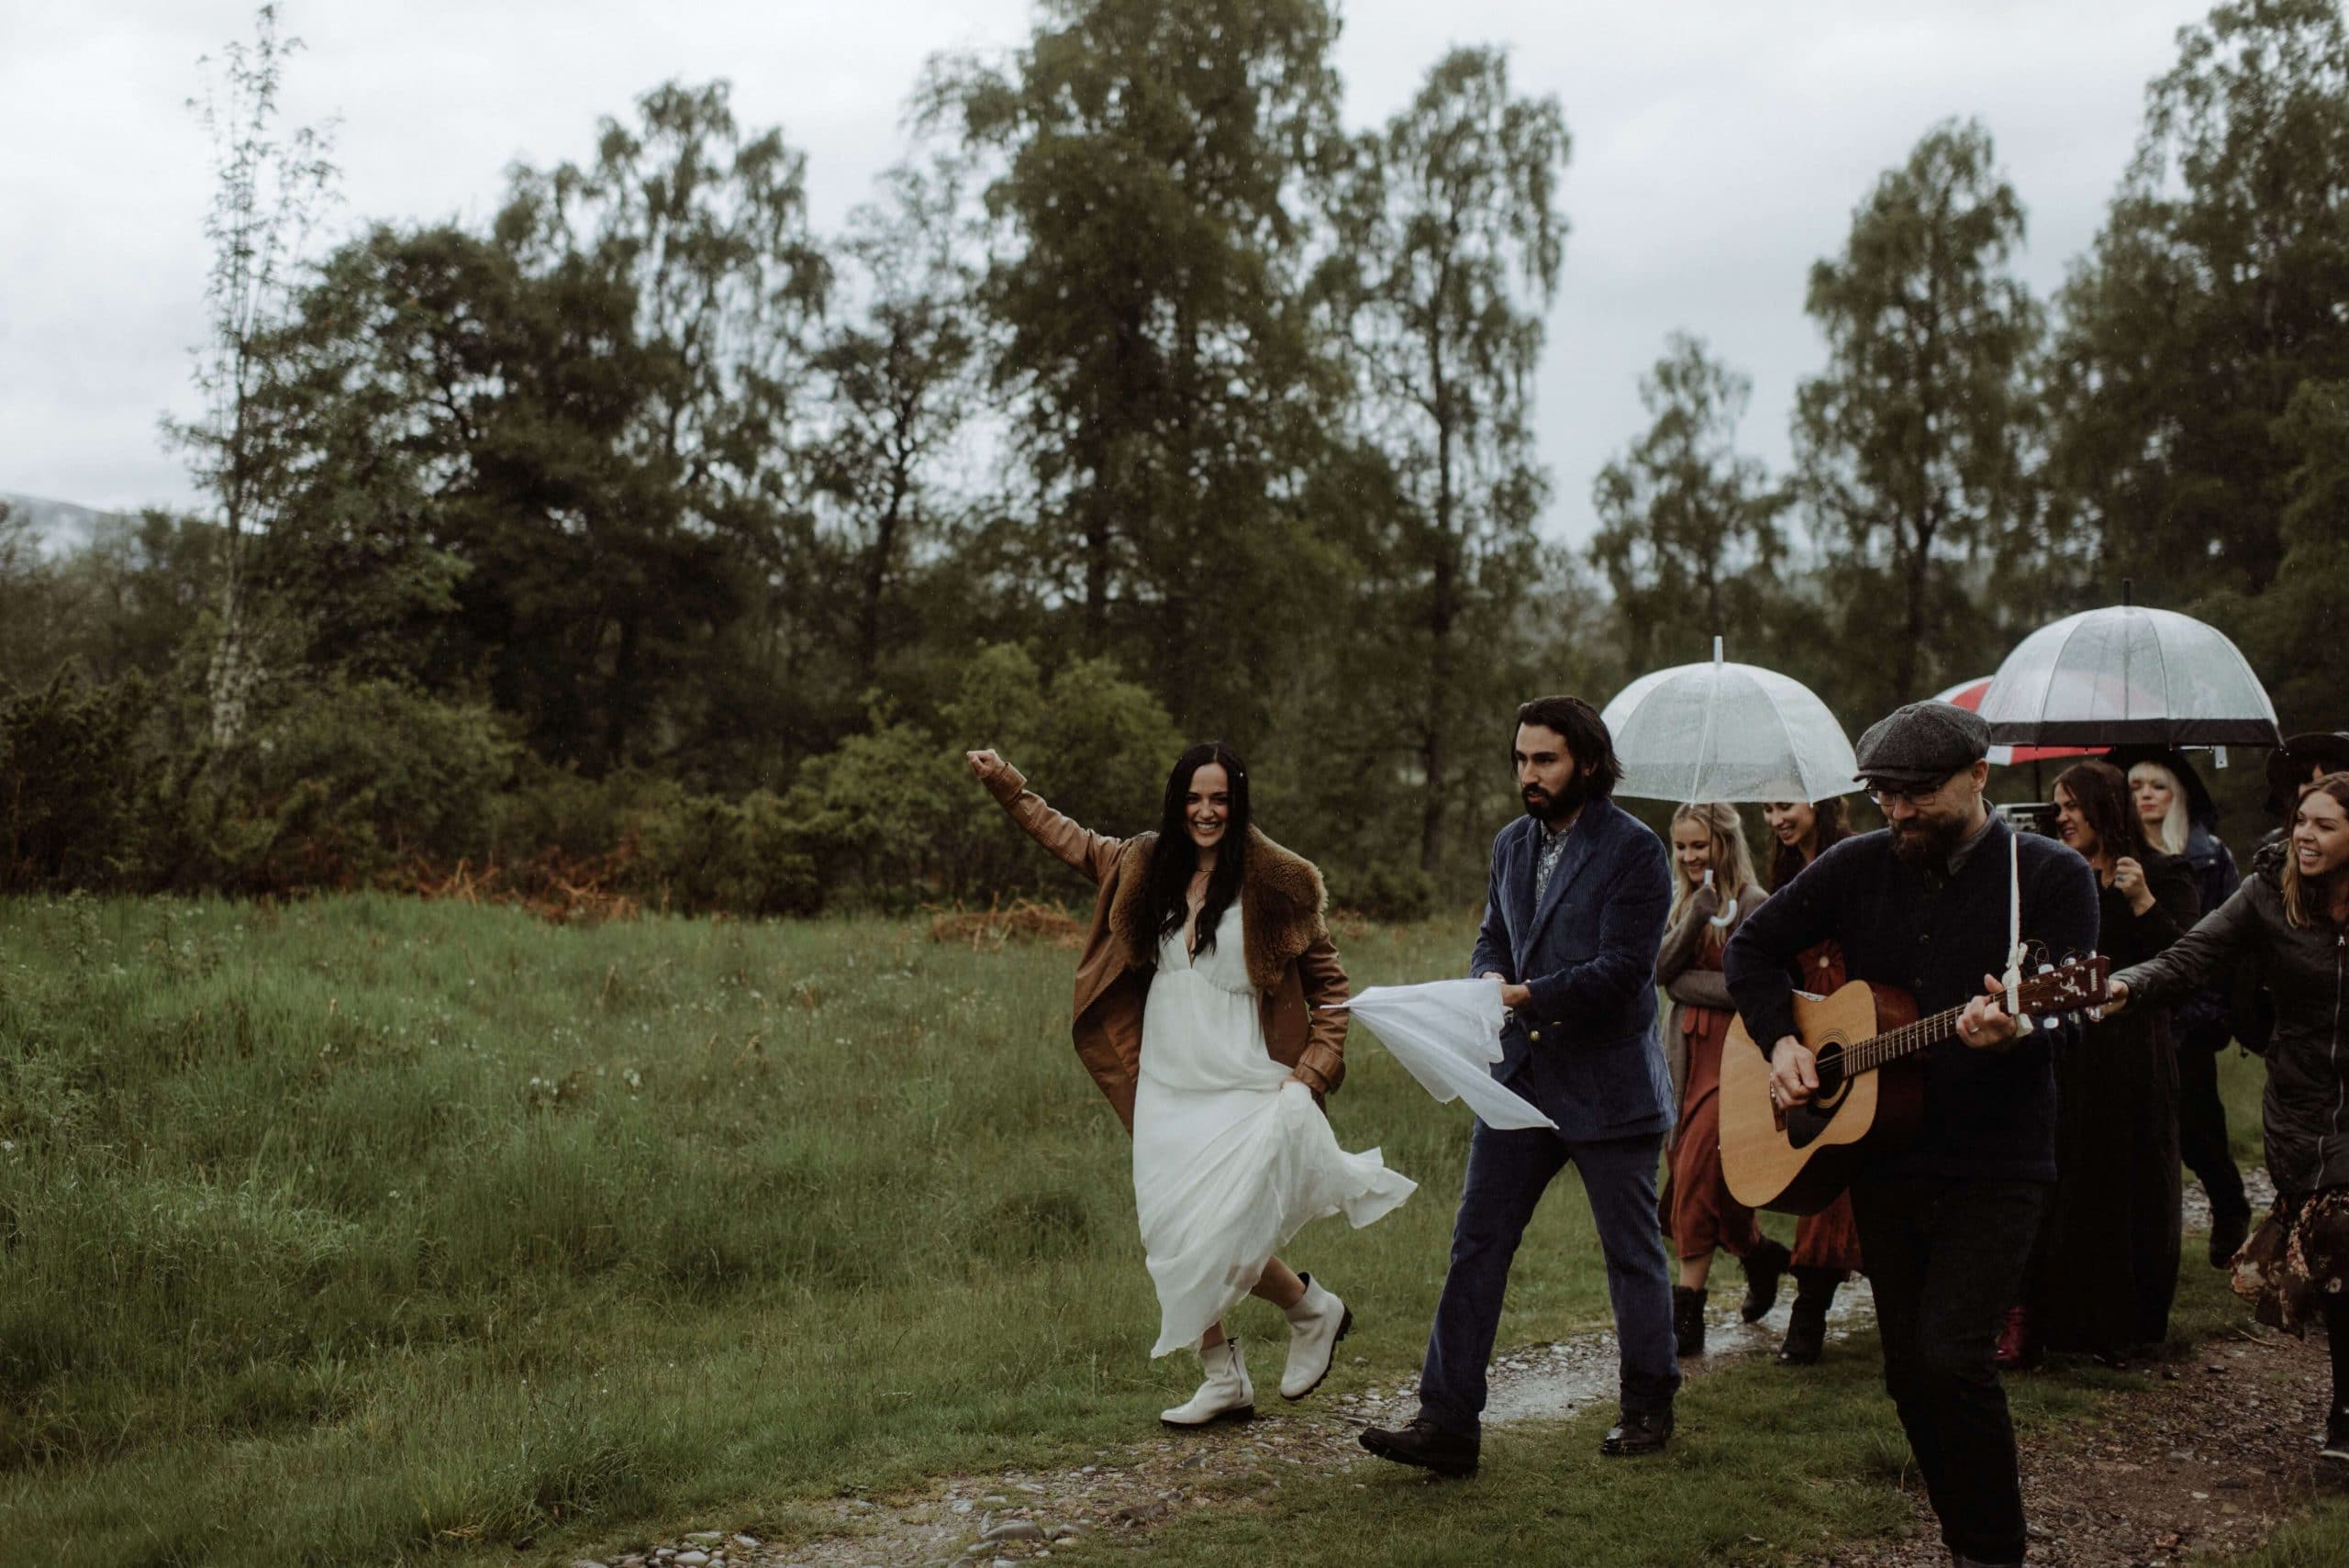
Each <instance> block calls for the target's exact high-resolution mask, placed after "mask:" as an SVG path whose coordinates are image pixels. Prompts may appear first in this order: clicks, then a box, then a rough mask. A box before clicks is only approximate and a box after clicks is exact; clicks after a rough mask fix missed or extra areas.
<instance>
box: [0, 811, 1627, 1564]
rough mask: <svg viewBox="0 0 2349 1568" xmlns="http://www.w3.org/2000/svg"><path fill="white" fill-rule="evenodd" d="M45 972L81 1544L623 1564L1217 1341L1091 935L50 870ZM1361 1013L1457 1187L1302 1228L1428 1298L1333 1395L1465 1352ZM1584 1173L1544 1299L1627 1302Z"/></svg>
mask: <svg viewBox="0 0 2349 1568" xmlns="http://www.w3.org/2000/svg"><path fill="white" fill-rule="evenodd" d="M973 787H975V786H973ZM986 809H988V810H992V809H993V808H992V807H986ZM1467 942H1468V933H1467V931H1466V930H1465V929H1460V928H1458V927H1456V926H1454V927H1447V928H1442V929H1430V930H1420V931H1414V932H1411V933H1408V934H1403V935H1386V934H1381V935H1378V936H1375V937H1372V938H1368V939H1364V940H1362V941H1360V942H1359V943H1354V942H1350V943H1349V946H1348V951H1347V955H1346V956H1347V959H1348V962H1349V963H1350V964H1351V965H1352V966H1353V973H1354V974H1355V976H1356V978H1357V979H1358V980H1359V981H1361V982H1362V983H1364V984H1374V983H1377V982H1381V981H1393V980H1399V979H1402V978H1406V977H1408V976H1411V975H1416V974H1421V973H1429V972H1430V971H1431V969H1432V968H1434V967H1435V966H1438V965H1442V966H1445V967H1454V966H1456V965H1457V963H1458V962H1460V960H1461V958H1462V956H1463V955H1464V953H1465V951H1466V948H1467ZM0 958H4V959H5V962H0V1223H4V1224H5V1231H6V1242H7V1244H6V1246H5V1247H0V1518H5V1519H6V1523H7V1524H8V1526H9V1528H10V1529H12V1530H13V1531H15V1532H16V1534H17V1537H18V1538H19V1539H27V1540H35V1539H37V1540H41V1541H42V1542H43V1543H44V1544H43V1548H42V1550H43V1551H45V1552H46V1553H47V1554H48V1556H49V1557H50V1559H51V1560H53V1561H55V1562H58V1563H60V1564H61V1565H64V1568H95V1565H96V1564H108V1565H112V1564H116V1563H120V1562H132V1561H149V1562H152V1561H159V1560H160V1561H175V1562H182V1563H185V1564H188V1565H190V1568H196V1565H201V1564H235V1565H237V1568H294V1565H296V1564H307V1563H317V1562H336V1563H351V1564H362V1563H377V1562H384V1563H389V1562H414V1561H416V1560H417V1558H418V1557H419V1556H421V1555H424V1554H427V1553H430V1554H432V1555H434V1556H435V1557H436V1558H438V1557H446V1558H447V1559H449V1560H451V1561H453V1562H476V1561H479V1562H487V1561H495V1562H499V1563H501V1564H504V1563H510V1562H512V1561H513V1560H514V1558H515V1555H516V1551H517V1547H516V1544H515V1543H516V1542H518V1541H519V1540H525V1539H535V1540H537V1542H538V1543H539V1544H538V1547H537V1548H536V1549H535V1550H536V1551H542V1552H548V1553H551V1561H553V1562H567V1561H569V1560H571V1559H572V1558H573V1557H577V1556H595V1557H598V1558H602V1559H604V1560H607V1561H608V1560H609V1559H610V1558H611V1557H612V1556H613V1555H614V1553H613V1552H612V1551H610V1550H608V1548H609V1547H610V1546H611V1544H612V1543H613V1542H615V1541H616V1540H622V1539H625V1538H628V1537H629V1536H631V1535H636V1534H639V1533H640V1532H645V1531H654V1530H659V1531H668V1530H673V1529H681V1528H697V1526H696V1525H689V1524H686V1523H685V1521H688V1520H697V1521H698V1522H699V1523H701V1524H706V1523H707V1522H708V1521H709V1520H710V1519H711V1518H713V1517H715V1518H739V1519H740V1520H742V1521H744V1523H745V1524H752V1521H756V1520H760V1519H774V1520H779V1521H780V1520H788V1519H789V1518H792V1517H793V1516H794V1514H795V1512H796V1509H797V1508H798V1507H801V1506H802V1505H803V1504H804V1503H805V1502H806V1501H807V1499H809V1498H815V1497H822V1496H828V1495H829V1494H832V1493H833V1492H835V1491H836V1490H839V1489H845V1488H851V1487H855V1488H865V1489H870V1490H872V1491H874V1492H876V1493H878V1492H883V1491H885V1490H887V1489H890V1488H892V1487H895V1486H897V1485H909V1484H913V1483H916V1482H918V1481H920V1480H921V1479H923V1478H925V1477H927V1476H930V1475H932V1474H936V1473H950V1472H954V1471H960V1470H967V1469H974V1468H992V1467H998V1466H1001V1465H1005V1464H1041V1463H1045V1462H1053V1461H1055V1460H1059V1459H1064V1458H1068V1457H1069V1456H1073V1455H1081V1454H1084V1453H1086V1452H1088V1451H1090V1450H1092V1449H1094V1448H1097V1447H1099V1446H1101V1445H1103V1444H1106V1443H1109V1442H1113V1441H1116V1440H1119V1439H1120V1438H1122V1437H1127V1436H1130V1435H1132V1434H1133V1433H1134V1432H1135V1431H1136V1430H1138V1429H1139V1428H1140V1427H1141V1426H1146V1425H1148V1423H1149V1422H1150V1418H1151V1413H1152V1412H1154V1411H1156V1410H1158V1409H1159V1408H1161V1407H1163V1406H1165V1405H1166V1404H1168V1403H1170V1402H1172V1401H1173V1400H1175V1399H1178V1398H1180V1397H1182V1395H1183V1394H1184V1393H1185V1392H1187V1389H1188V1386H1189V1383H1188V1380H1189V1379H1191V1378H1192V1377H1193V1376H1194V1375H1195V1373H1194V1371H1193V1370H1192V1369H1190V1368H1188V1367H1186V1366H1185V1365H1183V1364H1181V1363H1180V1358H1168V1359H1166V1360H1163V1361H1158V1362H1153V1361H1152V1360H1151V1359H1150V1357H1149V1354H1148V1350H1149V1342H1150V1326H1151V1325H1152V1323H1153V1322H1154V1320H1155V1318H1154V1313H1155V1308H1154V1306H1153V1304H1152V1295H1151V1285H1150V1279H1149V1275H1148V1273H1147V1272H1146V1271H1145V1270H1144V1269H1143V1268H1142V1266H1141V1254H1140V1251H1139V1248H1138V1247H1137V1245H1136V1244H1135V1242H1134V1240H1133V1235H1134V1232H1133V1210H1132V1200H1131V1196H1130V1186H1131V1184H1130V1176H1129V1173H1128V1171H1127V1164H1128V1159H1129V1152H1128V1146H1127V1143H1126V1140H1125V1138H1124V1136H1123V1135H1122V1134H1121V1133H1120V1132H1119V1129H1118V1126H1117V1122H1116V1120H1115V1118H1113V1117H1112V1116H1110V1114H1109V1112H1108V1107H1107V1106H1105V1105H1104V1104H1103V1103H1102V1101H1101V1096H1100V1095H1099V1093H1098V1092H1097V1090H1096V1089H1095V1088H1094V1086H1093V1084H1091V1082H1090V1081H1089V1080H1088V1079H1087V1078H1086V1077H1085V1073H1084V1071H1083V1069H1082V1068H1081V1067H1080V1066H1079V1065H1078V1064H1077V1062H1076V1061H1075V1060H1074V1057H1073V1056H1072V1055H1071V1053H1070V1051H1069V1047H1068V1043H1067V1029H1068V1017H1067V1007H1068V975H1069V962H1070V957H1069V955H1068V954H1067V953H1065V952H1064V951H1060V950H1057V949H1054V948H1051V947H1048V946H1038V947H1032V948H1027V947H1014V948H1012V949H1009V950H1007V951H1001V952H994V953H985V954H982V953H977V952H974V951H971V950H969V949H968V948H964V947H960V946H957V945H954V944H941V943H933V942H931V941H930V940H927V938H926V937H925V935H924V934H923V931H922V929H921V928H920V926H919V925H918V924H915V925H896V924H885V923H881V922H875V921H852V920H837V921H829V922H826V923H824V924H823V925H821V926H817V925H811V924H804V923H798V922H788V921H785V922H774V923H769V924H763V925H750V924H745V923H739V922H732V921H728V922H712V921H685V920H677V919H667V918H662V917H648V918H646V919H644V920H641V921H636V922H620V923H611V924H606V925H602V926H596V927H587V928H573V929H556V928H551V927H549V926H547V925H545V924H543V923H542V922H540V921H537V920H535V919H532V918H530V917H528V916H525V915H523V914H521V913H519V912H517V911H506V910H496V909H487V908H473V907H467V906H462V905H456V904H449V903H440V904H424V903H419V902H417V901H414V900H395V899H387V898H383V897H380V896H375V895H362V896H350V897H332V898H321V899H315V900H308V901H303V902H297V903H295V904H292V905H289V906H282V907H277V908H271V907H268V906H254V905H250V904H229V903H222V902H217V901H211V902H201V903H190V902H187V901H183V900H147V901H141V902H129V901H120V902H107V901H101V900H91V899H75V900H72V901H66V902H59V903H55V904H44V903H41V902H39V901H36V900H17V901H15V902H13V903H10V904H7V905H6V906H0ZM1357 1049H1358V1051H1359V1057H1358V1059H1357V1060H1356V1061H1355V1062H1354V1063H1353V1068H1352V1070H1351V1071H1350V1072H1349V1073H1348V1075H1347V1083H1346V1087H1345V1090H1344V1092H1343V1094H1341V1095H1339V1096H1337V1097H1336V1099H1334V1100H1333V1101H1332V1115H1333V1116H1334V1117H1336V1118H1338V1125H1339V1129H1340V1135H1341V1138H1343V1139H1344V1140H1346V1142H1347V1143H1348V1145H1349V1146H1350V1147H1362V1146H1366V1145H1368V1144H1370V1143H1381V1144H1383V1145H1384V1146H1385V1149H1386V1158H1387V1159H1388V1160H1389V1161H1390V1162H1393V1163H1395V1164H1396V1165H1397V1166H1398V1167H1400V1168H1402V1169H1404V1170H1406V1171H1408V1172H1409V1173H1410V1174H1412V1175H1413V1176H1414V1177H1416V1178H1418V1179H1419V1181H1420V1182H1422V1183H1423V1184H1425V1186H1426V1189H1427V1191H1426V1193H1425V1194H1424V1195H1423V1196H1422V1198H1421V1199H1419V1200H1415V1201H1414V1202H1413V1203H1412V1204H1410V1205H1408V1206H1407V1207H1405V1208H1404V1209H1403V1210H1402V1211H1400V1212H1398V1213H1397V1214H1396V1215H1394V1216H1392V1217H1390V1218H1387V1219H1386V1220H1384V1221H1382V1222H1381V1223H1380V1224H1379V1225H1378V1226H1377V1227H1375V1228H1373V1229H1369V1230H1364V1231H1360V1232H1356V1231H1353V1230H1351V1229H1347V1228H1346V1227H1345V1226H1344V1225H1343V1224H1342V1223H1340V1222H1330V1223H1326V1224H1323V1225H1319V1226H1316V1227H1314V1228H1313V1229H1311V1230H1309V1231H1308V1233H1306V1234H1305V1235H1303V1236H1301V1237H1300V1238H1299V1239H1298V1240H1297V1250H1296V1251H1295V1253H1294V1256H1295V1258H1296V1261H1297V1262H1298V1263H1299V1265H1300V1266H1304V1267H1308V1268H1310V1269H1312V1270H1313V1271H1314V1272H1315V1273H1316V1274H1317V1276H1324V1277H1330V1278H1334V1279H1341V1280H1343V1281H1344V1282H1346V1285H1345V1288H1346V1289H1347V1291H1348V1294H1349V1296H1350V1298H1351V1299H1353V1300H1355V1301H1357V1302H1361V1303H1366V1304H1367V1303H1379V1302H1383V1303H1384V1304H1385V1305H1383V1306H1380V1307H1378V1308H1377V1310H1376V1311H1375V1313H1374V1312H1370V1311H1364V1313H1363V1322H1362V1324H1361V1325H1360V1326H1358V1327H1357V1329H1355V1332H1354V1335H1353V1338H1352V1339H1351V1340H1348V1342H1347V1347H1348V1351H1349V1352H1350V1354H1351V1353H1355V1352H1358V1353H1360V1354H1363V1355H1364V1356H1367V1357H1369V1358H1371V1364H1370V1365H1368V1366H1366V1367H1364V1366H1356V1365H1354V1364H1353V1362H1351V1360H1350V1359H1346V1358H1341V1360H1344V1361H1345V1364H1343V1365H1341V1366H1340V1367H1339V1368H1338V1369H1336V1371H1335V1372H1334V1373H1333V1374H1332V1376H1331V1379H1330V1387H1329V1391H1328V1392H1329V1395H1330V1396H1336V1395H1339V1394H1342V1393H1347V1392H1355V1391H1359V1390H1361V1389H1364V1388H1367V1387H1372V1386H1379V1385H1387V1386H1391V1385H1392V1382H1393V1380H1394V1379H1395V1378H1396V1377H1397V1376H1400V1375H1402V1374H1404V1373H1406V1372H1408V1369H1409V1368H1410V1367H1412V1366H1415V1365H1416V1364H1417V1362H1418V1358H1419V1351H1420V1349H1421V1343H1420V1338H1421V1332H1422V1330H1423V1329H1424V1327H1425V1322H1426V1318H1427V1314H1428V1313H1429V1311H1431V1309H1432V1306H1433V1300H1434V1291H1435V1287H1436V1283H1437V1282H1436V1281H1435V1279H1434V1278H1433V1277H1432V1276H1431V1275H1430V1274H1429V1273H1428V1270H1427V1267H1426V1264H1427V1260H1428V1259H1430V1258H1434V1257H1441V1256H1442V1247H1443V1238H1444V1235H1445V1233H1446V1231H1447V1229H1448V1228H1449V1226H1450V1223H1451V1211H1450V1207H1449V1206H1448V1204H1447V1203H1446V1202H1444V1201H1443V1199H1442V1195H1444V1194H1446V1193H1449V1192H1451V1191H1453V1190H1455V1189H1456V1187H1457V1184H1458V1182H1459V1179H1460V1173H1461V1162H1462V1159H1463V1157H1464V1151H1465V1146H1466V1145H1465V1133H1464V1125H1465V1124H1464V1121H1462V1120H1459V1119H1457V1118H1455V1117H1453V1116H1452V1115H1442V1116H1439V1115H1434V1114H1430V1113H1431V1107H1430V1106H1428V1104H1427V1100H1426V1095H1425V1094H1424V1092H1423V1091H1422V1090H1420V1089H1419V1087H1418V1085H1417V1084H1413V1083H1412V1082H1411V1081H1410V1079H1409V1077H1408V1075H1407V1074H1406V1073H1403V1072H1402V1070H1401V1069H1400V1068H1398V1067H1397V1066H1396V1065H1395V1064H1394V1062H1392V1061H1391V1060H1388V1059H1387V1058H1386V1057H1385V1055H1384V1054H1383V1053H1382V1052H1379V1051H1376V1050H1375V1048H1371V1047H1368V1046H1366V1045H1360V1044H1359V1043H1358V1047H1357ZM1572 1182H1573V1178H1572V1177H1571V1176H1568V1177H1566V1178H1564V1181H1563V1182H1562V1184H1561V1190H1560V1191H1559V1192H1558V1193H1556V1194H1555V1195H1553V1198H1552V1200H1551V1202H1550V1203H1549V1204H1548V1205H1546V1206H1545V1208H1544V1212H1543V1214H1542V1217H1541V1219H1540V1221H1539V1222H1538V1223H1537V1225H1536V1227H1535V1230H1534V1232H1533V1233H1532V1234H1531V1235H1530V1236H1529V1238H1528V1243H1527V1247H1526V1251H1525V1254H1524V1256H1523V1257H1522V1258H1521V1259H1520V1262H1519V1265H1518V1274H1517V1295H1516V1296H1515V1298H1514V1301H1513V1305H1514V1307H1516V1309H1517V1313H1518V1315H1517V1316H1516V1317H1513V1318H1512V1322H1511V1329H1510V1331H1511V1333H1512V1334H1544V1333H1549V1334H1554V1333H1559V1332H1563V1331H1565V1330H1566V1329H1570V1328H1573V1327H1576V1326H1580V1325H1582V1324H1585V1323H1587V1322H1590V1321H1592V1320H1594V1319H1598V1318H1603V1317H1604V1314H1605V1311H1606V1307H1605V1302H1606V1273H1605V1268H1604V1264H1603V1262H1602V1261H1601V1260H1600V1258H1599V1256H1598V1250H1597V1247H1596V1244H1595V1243H1594V1242H1593V1241H1592V1240H1591V1236H1590V1226H1589V1218H1588V1214H1587V1212H1586V1208H1585V1207H1584V1206H1583V1205H1582V1204H1581V1202H1580V1200H1579V1198H1578V1197H1577V1196H1576V1195H1575V1194H1574V1193H1573V1192H1572V1191H1571V1190H1570V1189H1571V1187H1572ZM1259 1314H1261V1316H1257V1315H1259ZM1279 1321H1280V1320H1279V1318H1278V1317H1277V1316H1276V1315H1275V1313H1274V1312H1273V1310H1272V1309H1271V1308H1270V1307H1259V1306H1256V1305H1253V1304H1250V1305H1248V1306H1245V1307H1242V1308H1241V1322H1242V1324H1243V1325H1245V1327H1244V1328H1243V1331H1244V1332H1249V1333H1254V1332H1256V1331H1257V1329H1260V1328H1262V1327H1263V1326H1265V1325H1270V1326H1272V1327H1273V1328H1275V1329H1277V1328H1278V1327H1279ZM875 1322H885V1323H888V1324H891V1325H894V1326H896V1332H894V1333H890V1334H875V1333H874V1332H873V1326H874V1323H875ZM907 1346H918V1347H919V1351H918V1353H916V1354H908V1353H907ZM1074 1462H1084V1461H1082V1460H1075V1461H1074ZM752 1528H754V1529H759V1533H762V1534H776V1533H780V1532H778V1531H774V1530H769V1529H763V1528H760V1527H758V1526H756V1525H755V1524H752ZM159 1543H161V1545H160V1546H159ZM166 1548H167V1551H166V1550H165V1549H166ZM532 1560H533V1561H535V1560H536V1559H535V1558H533V1559H532Z"/></svg>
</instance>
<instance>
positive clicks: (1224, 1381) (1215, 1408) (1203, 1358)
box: [1158, 1340, 1256, 1427]
mask: <svg viewBox="0 0 2349 1568" xmlns="http://www.w3.org/2000/svg"><path fill="white" fill-rule="evenodd" d="M1199 1364H1200V1365H1201V1366H1204V1367H1205V1368H1207V1373H1208V1380H1207V1381H1206V1382H1205V1383H1202V1384H1200V1385H1199V1391H1198V1392H1197V1394H1194V1395H1192V1396H1191V1397H1190V1400H1189V1402H1188V1403H1186V1404H1182V1405H1177V1406H1175V1408H1173V1409H1172V1410H1161V1411H1160V1412H1159V1413H1158V1418H1159V1419H1160V1420H1162V1421H1163V1422H1165V1423H1166V1424H1167V1425H1168V1426H1170V1427H1206V1426H1212V1425H1213V1424H1215V1423H1216V1422H1218V1421H1248V1420H1253V1419H1254V1418H1255V1416H1256V1390H1255V1389H1254V1388H1253V1387H1252V1386H1251V1385H1250V1384H1249V1382H1248V1363H1247V1362H1245V1361H1244V1360H1242V1359H1241V1354H1240V1341H1239V1340H1224V1342H1223V1343H1221V1344H1219V1345H1218V1346H1216V1347H1214V1348H1213V1349H1212V1350H1205V1351H1200V1352H1199Z"/></svg>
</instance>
